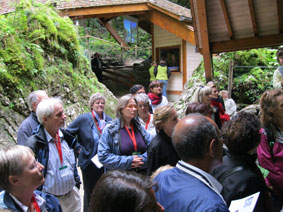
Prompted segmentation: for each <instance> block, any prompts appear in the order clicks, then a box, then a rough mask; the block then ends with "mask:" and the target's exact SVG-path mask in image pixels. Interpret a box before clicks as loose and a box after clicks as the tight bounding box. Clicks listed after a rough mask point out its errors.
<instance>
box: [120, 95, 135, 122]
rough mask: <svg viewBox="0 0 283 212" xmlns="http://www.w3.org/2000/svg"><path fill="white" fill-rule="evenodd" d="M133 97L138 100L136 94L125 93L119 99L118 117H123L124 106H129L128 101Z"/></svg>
mask: <svg viewBox="0 0 283 212" xmlns="http://www.w3.org/2000/svg"><path fill="white" fill-rule="evenodd" d="M131 99H134V100H135V102H137V100H136V99H135V96H134V95H132V94H127V95H124V96H122V97H121V98H120V99H119V100H118V103H117V106H116V117H117V118H119V119H121V118H122V117H123V116H122V113H121V111H122V109H123V108H125V107H126V106H127V104H128V102H129V101H130V100H131Z"/></svg>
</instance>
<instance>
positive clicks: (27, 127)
mask: <svg viewBox="0 0 283 212" xmlns="http://www.w3.org/2000/svg"><path fill="white" fill-rule="evenodd" d="M47 98H48V95H47V93H46V92H45V91H44V90H37V91H33V92H31V93H30V94H29V96H28V105H29V107H30V109H31V113H30V115H29V116H28V117H27V118H26V119H25V120H24V121H23V122H22V124H21V125H20V127H19V129H18V135H17V143H18V144H21V145H25V142H26V141H27V139H28V138H29V137H30V136H31V135H32V131H33V130H34V129H35V128H36V127H37V126H38V125H39V122H38V120H37V116H36V113H35V112H36V108H37V105H38V104H39V103H40V102H41V101H42V100H43V99H47Z"/></svg>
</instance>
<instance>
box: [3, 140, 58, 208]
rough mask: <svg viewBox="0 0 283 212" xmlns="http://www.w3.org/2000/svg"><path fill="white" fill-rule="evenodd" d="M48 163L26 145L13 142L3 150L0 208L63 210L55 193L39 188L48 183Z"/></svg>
mask: <svg viewBox="0 0 283 212" xmlns="http://www.w3.org/2000/svg"><path fill="white" fill-rule="evenodd" d="M43 169H44V166H43V165H42V164H41V163H39V162H37V161H36V160H35V157H34V154H33V152H32V150H31V149H30V148H28V147H26V146H21V145H10V146H6V147H4V148H1V150H0V187H1V188H2V189H4V191H2V192H1V193H0V211H2V210H1V209H8V210H7V211H26V212H41V211H48V212H62V209H61V206H60V204H59V202H58V200H57V199H56V198H55V197H54V196H52V195H51V194H47V193H44V192H41V191H37V190H36V189H37V188H38V186H41V185H43V184H44V181H45V179H44V176H43Z"/></svg>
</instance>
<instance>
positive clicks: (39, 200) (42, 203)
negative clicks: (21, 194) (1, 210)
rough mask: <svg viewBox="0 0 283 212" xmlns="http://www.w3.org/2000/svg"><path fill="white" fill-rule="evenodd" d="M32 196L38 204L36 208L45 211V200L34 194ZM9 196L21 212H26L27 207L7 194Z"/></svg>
mask: <svg viewBox="0 0 283 212" xmlns="http://www.w3.org/2000/svg"><path fill="white" fill-rule="evenodd" d="M33 194H34V198H35V200H36V202H37V204H38V207H39V208H40V210H41V211H47V210H46V207H45V200H44V199H43V198H42V197H41V196H39V195H37V194H36V193H33ZM9 195H10V196H11V197H12V199H13V200H14V201H15V203H16V204H17V205H18V206H19V207H20V208H21V209H22V210H23V212H28V211H29V210H28V206H26V205H24V204H23V203H21V202H20V201H19V200H18V199H17V198H16V197H14V196H13V195H12V194H11V193H9Z"/></svg>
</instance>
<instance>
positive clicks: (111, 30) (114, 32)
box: [98, 19, 129, 51]
mask: <svg viewBox="0 0 283 212" xmlns="http://www.w3.org/2000/svg"><path fill="white" fill-rule="evenodd" d="M98 20H99V22H100V23H101V24H102V25H103V26H104V27H105V28H106V29H107V30H108V32H109V33H110V34H111V35H112V36H113V38H114V39H115V40H116V41H117V42H118V43H119V44H120V45H121V46H123V48H124V49H125V50H126V51H128V50H129V46H128V45H127V44H126V42H125V41H124V40H123V39H122V38H121V37H120V36H119V34H118V33H117V32H116V30H115V29H114V28H113V27H112V26H111V24H110V23H109V22H106V21H103V20H102V19H98Z"/></svg>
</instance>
